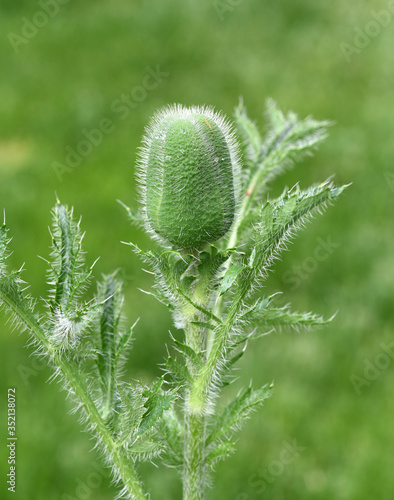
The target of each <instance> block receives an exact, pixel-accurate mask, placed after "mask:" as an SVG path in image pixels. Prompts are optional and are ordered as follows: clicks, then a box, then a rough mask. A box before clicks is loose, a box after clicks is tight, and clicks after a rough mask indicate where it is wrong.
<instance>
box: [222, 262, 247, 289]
mask: <svg viewBox="0 0 394 500" xmlns="http://www.w3.org/2000/svg"><path fill="white" fill-rule="evenodd" d="M244 269H245V267H244V266H240V265H237V264H231V266H230V267H229V268H228V269H227V271H226V274H225V275H224V277H223V280H222V284H221V286H220V289H219V296H220V295H223V294H224V293H226V292H227V290H228V289H229V288H231V285H232V284H233V283H234V281H235V280H236V279H237V277H238V275H239V274H240V273H241V272H242V271H243V270H244Z"/></svg>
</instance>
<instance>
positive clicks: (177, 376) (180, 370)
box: [165, 356, 193, 386]
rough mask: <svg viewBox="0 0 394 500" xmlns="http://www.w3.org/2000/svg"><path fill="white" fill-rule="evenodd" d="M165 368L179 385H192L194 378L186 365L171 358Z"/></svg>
mask: <svg viewBox="0 0 394 500" xmlns="http://www.w3.org/2000/svg"><path fill="white" fill-rule="evenodd" d="M165 367H166V369H167V370H168V372H169V373H170V375H171V376H172V378H173V379H174V382H175V383H176V384H177V385H181V386H182V385H189V384H191V383H192V381H193V380H192V377H191V375H190V372H189V370H188V368H187V366H186V365H185V364H181V363H179V362H178V361H177V360H176V359H174V358H172V357H171V356H169V357H168V358H167V361H166V363H165Z"/></svg>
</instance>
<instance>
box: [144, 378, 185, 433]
mask: <svg viewBox="0 0 394 500" xmlns="http://www.w3.org/2000/svg"><path fill="white" fill-rule="evenodd" d="M163 381H164V380H163V378H160V379H158V380H157V381H156V382H155V383H154V384H153V385H152V387H149V388H146V389H145V390H144V392H143V393H142V396H143V397H144V398H146V400H145V403H144V407H145V408H146V411H145V413H144V414H143V416H142V420H141V424H140V426H139V428H138V433H137V435H138V436H141V435H143V434H145V432H147V431H148V430H149V429H151V428H152V427H153V426H154V425H155V424H156V422H157V421H158V420H159V419H160V418H161V417H162V415H163V412H164V411H165V410H169V409H170V408H171V403H172V402H173V401H174V400H175V398H176V393H175V391H173V390H170V391H167V392H165V391H163V390H162V389H161V387H162V385H163Z"/></svg>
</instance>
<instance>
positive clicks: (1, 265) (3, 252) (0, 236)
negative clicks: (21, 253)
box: [0, 223, 10, 279]
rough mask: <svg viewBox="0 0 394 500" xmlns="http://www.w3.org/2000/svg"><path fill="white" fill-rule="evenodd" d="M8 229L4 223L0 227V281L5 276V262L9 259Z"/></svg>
mask: <svg viewBox="0 0 394 500" xmlns="http://www.w3.org/2000/svg"><path fill="white" fill-rule="evenodd" d="M7 232H8V229H7V227H6V225H5V223H3V224H2V225H1V227H0V279H1V277H2V276H4V275H5V271H6V264H5V261H6V259H7V257H8V244H9V241H10V240H9V239H8V238H7Z"/></svg>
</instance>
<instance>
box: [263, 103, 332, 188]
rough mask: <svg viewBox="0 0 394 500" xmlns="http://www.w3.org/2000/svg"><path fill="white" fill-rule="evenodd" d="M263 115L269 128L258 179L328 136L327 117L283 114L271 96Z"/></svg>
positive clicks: (280, 168)
mask: <svg viewBox="0 0 394 500" xmlns="http://www.w3.org/2000/svg"><path fill="white" fill-rule="evenodd" d="M266 116H267V119H268V122H269V132H268V134H267V136H266V137H265V139H264V146H263V155H262V160H261V162H260V163H259V164H257V166H256V168H257V169H260V171H261V175H260V180H264V182H268V181H270V180H272V179H273V178H274V177H276V176H277V175H278V174H279V173H281V172H282V171H283V170H284V169H285V168H286V167H289V166H291V165H292V164H293V162H294V161H296V160H300V159H301V158H302V157H303V156H304V155H305V154H308V153H309V154H310V152H311V151H312V150H313V149H314V148H316V146H317V145H318V144H319V143H320V142H322V141H323V140H324V139H325V138H326V137H327V127H328V126H330V125H331V124H332V123H331V122H329V121H326V120H325V121H317V120H314V119H313V118H311V117H307V118H305V119H303V120H300V119H299V118H298V116H297V115H296V114H295V113H292V112H290V113H288V114H287V115H285V114H284V113H283V112H282V111H281V110H280V109H279V107H278V105H277V104H276V103H275V102H274V101H273V100H272V99H269V100H268V101H267V106H266Z"/></svg>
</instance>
